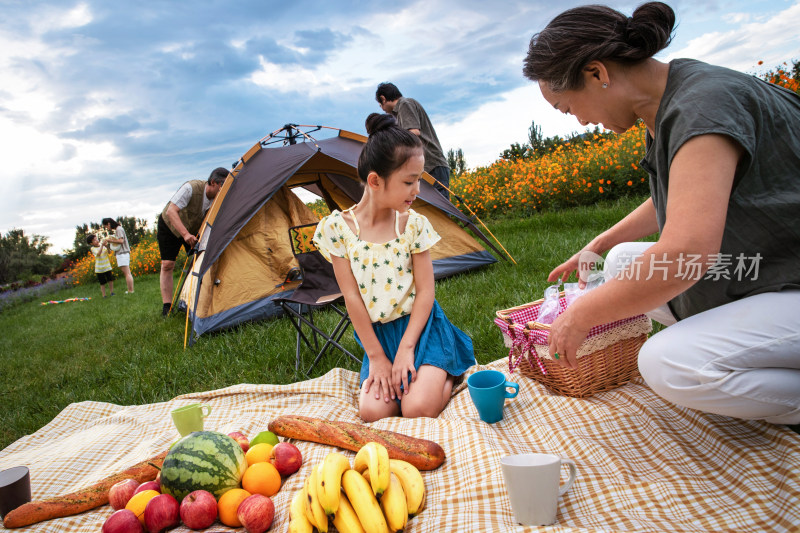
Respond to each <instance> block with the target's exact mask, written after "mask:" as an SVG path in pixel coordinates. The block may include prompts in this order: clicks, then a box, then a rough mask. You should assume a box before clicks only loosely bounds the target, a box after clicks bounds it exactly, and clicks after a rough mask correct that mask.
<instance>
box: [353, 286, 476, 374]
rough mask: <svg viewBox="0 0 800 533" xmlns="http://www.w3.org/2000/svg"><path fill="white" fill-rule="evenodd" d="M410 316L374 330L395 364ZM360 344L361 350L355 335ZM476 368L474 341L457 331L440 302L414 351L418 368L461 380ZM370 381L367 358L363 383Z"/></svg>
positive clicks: (373, 326) (362, 368)
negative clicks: (425, 367) (442, 371)
mask: <svg viewBox="0 0 800 533" xmlns="http://www.w3.org/2000/svg"><path fill="white" fill-rule="evenodd" d="M410 319H411V316H410V315H406V316H404V317H401V318H398V319H397V320H392V321H391V322H387V323H385V324H384V323H382V322H375V323H373V324H372V329H373V330H374V331H375V335H376V336H377V337H378V341H379V342H380V343H381V346H382V347H383V353H385V354H386V357H388V358H389V361H391V362H392V363H394V358H395V356H396V355H397V348H398V347H399V346H400V341H401V340H402V338H403V333H405V331H406V327H408V321H409V320H410ZM353 331H354V336H355V338H356V342H358V344H359V346H361V348H362V349H363V348H364V345H363V344H361V339H359V338H358V334H357V333H355V329H354V330H353ZM474 364H476V361H475V351H474V350H473V349H472V339H470V338H469V336H468V335H467V334H466V333H464V332H463V331H461V330H460V329H458V328H457V327H455V326H454V325H453V324H452V323H451V322H450V321H449V320H448V319H447V316H445V314H444V311H443V310H442V308H441V306H440V305H439V302H437V301H436V300H434V301H433V308H432V309H431V314H430V316H429V317H428V323H427V324H426V325H425V329H423V330H422V334H420V336H419V341H418V342H417V346H416V348H414V368H416V369H417V370H419V367H420V366H422V365H432V366H435V367H438V368H441V369H442V370H444V371H445V372H447V373H448V374H450V375H451V376H456V377H458V376H460V375H462V374H463V373H464V372H466V371H467V369H468V368H469V367H471V366H473V365H474ZM368 377H369V358H368V357H367V355H366V354H364V359H363V361H362V362H361V383H364V380H366V379H367V378H368Z"/></svg>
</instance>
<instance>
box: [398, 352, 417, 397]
mask: <svg viewBox="0 0 800 533" xmlns="http://www.w3.org/2000/svg"><path fill="white" fill-rule="evenodd" d="M409 372H410V373H411V381H409V380H408V373H409ZM416 379H417V369H416V368H414V349H413V348H403V347H402V346H401V347H400V348H398V349H397V355H395V358H394V364H393V365H392V387H393V388H394V392H395V394H397V397H398V398H399V397H400V396H402V395H403V394H408V385H409V383H412V382H414V381H416ZM401 385H402V386H403V389H402V392H401V389H400V386H401Z"/></svg>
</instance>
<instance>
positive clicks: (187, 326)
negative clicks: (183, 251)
mask: <svg viewBox="0 0 800 533" xmlns="http://www.w3.org/2000/svg"><path fill="white" fill-rule="evenodd" d="M186 260H187V261H188V260H189V258H188V257H187V258H186ZM195 261H197V254H194V257H193V258H192V272H194V262H195ZM192 285H194V284H193V283H192V282H189V294H191V293H192ZM194 305H195V309H197V298H195V300H194ZM188 335H189V306H188V305H187V306H186V325H185V326H184V328H183V349H184V350H186V338H187V337H188Z"/></svg>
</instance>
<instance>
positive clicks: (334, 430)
mask: <svg viewBox="0 0 800 533" xmlns="http://www.w3.org/2000/svg"><path fill="white" fill-rule="evenodd" d="M269 430H270V431H272V432H273V433H275V434H276V435H280V436H282V437H286V438H290V439H298V440H304V441H310V442H317V443H319V444H327V445H329V446H337V447H339V448H344V449H345V450H351V451H354V452H357V451H358V450H359V449H360V448H361V447H362V446H364V445H365V444H366V443H368V442H372V441H374V442H378V443H380V444H382V445H384V446H385V447H386V450H387V451H388V452H389V457H390V458H392V459H402V460H403V461H407V462H409V463H411V464H412V465H414V466H416V467H417V468H418V469H419V470H435V469H436V468H439V467H440V466H441V465H442V463H444V460H445V454H444V450H443V449H442V447H441V446H439V445H438V444H437V443H435V442H433V441H430V440H425V439H418V438H416V437H409V436H408V435H403V434H402V433H395V432H394V431H388V430H385V429H375V428H371V427H369V426H366V425H362V424H353V423H350V422H339V421H328V420H320V419H318V418H311V417H307V416H279V417H277V418H275V419H274V420H272V421H271V422H270V423H269Z"/></svg>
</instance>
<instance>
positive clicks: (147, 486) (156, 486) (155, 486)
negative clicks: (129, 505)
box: [134, 481, 161, 494]
mask: <svg viewBox="0 0 800 533" xmlns="http://www.w3.org/2000/svg"><path fill="white" fill-rule="evenodd" d="M144 490H154V491H156V492H161V483H159V482H158V481H145V482H144V483H142V484H141V485H139V486H138V487H136V491H135V492H134V494H139V493H140V492H142V491H144Z"/></svg>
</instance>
